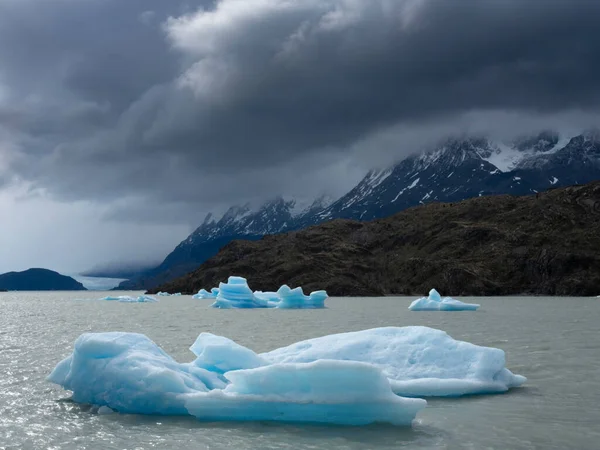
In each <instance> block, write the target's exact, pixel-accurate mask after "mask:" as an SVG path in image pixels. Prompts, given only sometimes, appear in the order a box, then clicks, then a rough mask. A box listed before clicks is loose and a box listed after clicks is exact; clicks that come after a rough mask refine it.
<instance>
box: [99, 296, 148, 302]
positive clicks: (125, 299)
mask: <svg viewBox="0 0 600 450" xmlns="http://www.w3.org/2000/svg"><path fill="white" fill-rule="evenodd" d="M100 300H107V301H113V302H121V303H156V302H157V301H158V300H157V299H155V298H154V297H151V296H149V295H140V296H138V297H132V296H130V295H119V296H118V297H111V296H108V297H103V298H101V299H100Z"/></svg>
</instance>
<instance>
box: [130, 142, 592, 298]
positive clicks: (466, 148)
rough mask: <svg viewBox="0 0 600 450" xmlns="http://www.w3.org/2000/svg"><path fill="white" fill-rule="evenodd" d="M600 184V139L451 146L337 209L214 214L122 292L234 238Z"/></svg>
mask: <svg viewBox="0 0 600 450" xmlns="http://www.w3.org/2000/svg"><path fill="white" fill-rule="evenodd" d="M597 179H600V134H599V133H597V132H587V133H584V134H581V135H578V136H574V137H567V138H564V137H561V136H559V135H558V134H557V133H553V132H548V131H547V132H543V133H539V134H537V135H535V136H529V137H524V138H520V139H517V140H515V141H514V142H509V143H504V142H498V141H494V140H491V139H487V138H484V137H462V138H454V139H448V140H446V141H444V142H442V143H441V144H440V145H439V146H438V147H437V148H435V149H433V150H432V151H430V152H426V153H422V154H418V155H412V156H410V157H408V158H406V159H404V160H402V161H400V162H399V163H398V164H395V165H393V166H391V167H388V168H386V169H383V170H372V171H370V172H369V173H368V174H367V175H366V176H365V177H364V178H363V180H362V181H361V182H360V183H359V184H358V185H357V186H356V187H354V188H353V189H352V190H351V191H350V192H348V193H347V194H346V195H344V196H342V197H341V198H339V199H338V200H336V201H335V202H331V200H330V199H326V198H320V199H317V200H316V201H315V202H313V203H312V204H309V205H300V204H299V203H298V202H297V201H295V200H284V199H283V198H281V197H279V198H276V199H274V200H271V201H269V202H267V203H265V204H264V205H262V206H261V207H260V208H258V209H252V208H251V207H250V206H249V205H245V206H234V207H232V208H230V209H229V210H228V211H227V213H225V215H224V216H223V217H222V218H221V219H219V220H217V219H216V218H214V217H213V216H212V215H210V214H209V215H208V216H207V217H206V219H205V221H204V223H203V224H202V225H201V226H200V227H198V229H197V230H196V231H194V233H192V234H191V235H190V236H189V237H188V238H187V239H186V240H185V241H183V242H181V244H179V245H178V246H177V248H176V249H175V250H174V251H173V252H172V253H171V254H170V255H168V256H167V258H166V259H165V260H164V261H163V263H162V264H161V265H160V266H158V267H157V268H155V269H152V270H151V271H148V272H145V273H144V274H143V276H141V277H137V278H133V279H132V280H129V281H126V282H124V283H122V284H121V285H120V286H119V289H142V288H143V289H148V288H151V287H154V286H157V285H158V284H162V283H164V282H167V281H169V280H172V279H175V278H176V277H178V276H181V275H183V274H185V273H188V272H190V271H192V270H194V269H195V268H197V267H198V266H199V265H200V264H201V263H202V262H204V261H206V260H207V259H208V258H210V257H211V256H213V255H215V254H216V253H217V252H218V250H219V249H220V248H222V247H223V246H225V245H226V244H227V243H229V242H231V241H232V240H235V239H247V240H257V239H260V238H261V237H262V236H264V235H269V234H277V233H282V232H286V231H291V230H299V229H303V228H306V227H308V226H312V225H316V224H319V223H322V222H325V221H329V220H333V219H339V218H344V219H351V220H374V219H378V218H382V217H388V216H390V215H392V214H395V213H397V212H399V211H402V210H405V209H407V208H410V207H413V206H416V205H420V204H425V203H430V202H458V201H461V200H464V199H467V198H472V197H479V196H485V195H492V194H513V195H524V194H528V193H536V192H542V191H544V190H546V189H548V188H551V187H559V186H568V185H573V184H583V183H587V182H590V181H593V180H597Z"/></svg>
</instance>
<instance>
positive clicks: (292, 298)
mask: <svg viewBox="0 0 600 450" xmlns="http://www.w3.org/2000/svg"><path fill="white" fill-rule="evenodd" d="M277 296H278V297H279V299H280V300H279V303H278V304H277V306H276V307H277V308H282V309H319V308H325V300H326V299H327V292H325V291H315V292H311V293H310V295H304V292H303V291H302V288H301V287H297V288H295V289H290V287H289V286H287V285H283V286H281V287H280V288H279V290H278V291H277Z"/></svg>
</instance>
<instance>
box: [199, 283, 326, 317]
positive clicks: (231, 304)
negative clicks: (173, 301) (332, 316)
mask: <svg viewBox="0 0 600 450" xmlns="http://www.w3.org/2000/svg"><path fill="white" fill-rule="evenodd" d="M215 291H216V294H217V295H216V301H215V303H214V304H213V305H212V306H213V307H214V308H222V309H231V308H279V309H318V308H325V300H326V299H327V298H328V296H327V292H325V291H315V292H311V293H310V295H304V291H303V290H302V288H301V287H297V288H294V289H291V288H290V287H289V286H287V285H283V286H281V287H280V288H279V289H278V290H277V292H262V291H256V292H252V290H251V289H250V287H249V286H248V281H247V280H246V279H245V278H242V277H235V276H232V277H229V279H228V281H227V283H221V284H220V285H219V288H213V290H212V292H213V293H215ZM207 294H208V292H206V291H205V290H204V289H202V290H200V292H199V293H198V294H196V295H198V296H199V297H198V298H210V297H203V295H207Z"/></svg>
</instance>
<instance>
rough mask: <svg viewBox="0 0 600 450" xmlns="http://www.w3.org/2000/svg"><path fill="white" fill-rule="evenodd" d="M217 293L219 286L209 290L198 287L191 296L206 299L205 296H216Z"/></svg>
mask: <svg viewBox="0 0 600 450" xmlns="http://www.w3.org/2000/svg"><path fill="white" fill-rule="evenodd" d="M218 295H219V288H212V289H211V290H210V292H208V291H207V290H206V289H200V290H199V291H198V293H197V294H195V295H194V296H193V298H195V299H207V298H217V296H218Z"/></svg>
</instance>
